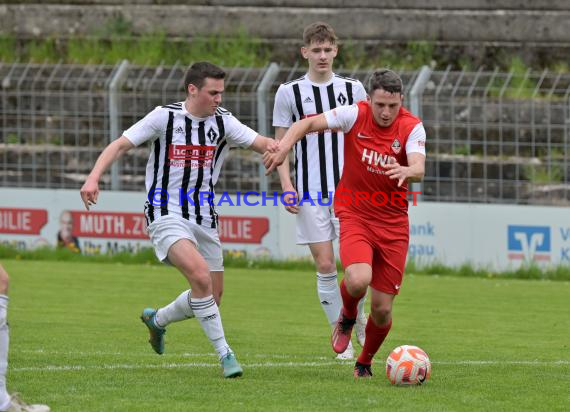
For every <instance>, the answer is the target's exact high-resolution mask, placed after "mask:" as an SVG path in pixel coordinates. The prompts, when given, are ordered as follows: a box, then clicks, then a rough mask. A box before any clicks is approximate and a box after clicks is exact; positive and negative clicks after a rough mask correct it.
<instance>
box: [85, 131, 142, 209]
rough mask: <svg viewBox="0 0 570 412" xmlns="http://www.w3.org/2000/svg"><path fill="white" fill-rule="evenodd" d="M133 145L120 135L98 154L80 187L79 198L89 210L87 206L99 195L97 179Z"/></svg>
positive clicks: (94, 201) (95, 200)
mask: <svg viewBox="0 0 570 412" xmlns="http://www.w3.org/2000/svg"><path fill="white" fill-rule="evenodd" d="M133 147H135V146H134V145H133V144H132V143H131V141H130V140H129V139H127V138H126V137H125V136H121V137H120V138H118V139H117V140H115V141H114V142H111V143H110V144H109V145H108V146H107V147H106V148H105V150H103V152H102V153H101V154H100V155H99V158H98V159H97V162H95V166H93V169H92V170H91V173H89V176H87V179H86V180H85V183H84V184H83V187H82V188H81V192H80V193H81V200H83V203H84V204H85V208H86V209H87V210H89V206H91V205H94V204H96V203H97V197H98V196H99V179H100V178H101V176H102V175H103V173H105V171H106V170H107V169H108V168H109V167H110V166H111V165H112V164H113V162H115V160H117V159H119V158H120V157H121V156H122V155H123V154H125V153H126V152H128V151H129V150H131V149H132V148H133Z"/></svg>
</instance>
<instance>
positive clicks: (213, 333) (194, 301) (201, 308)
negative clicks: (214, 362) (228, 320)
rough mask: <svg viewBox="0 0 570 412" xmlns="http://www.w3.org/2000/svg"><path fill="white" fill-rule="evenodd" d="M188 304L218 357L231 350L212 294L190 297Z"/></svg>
mask: <svg viewBox="0 0 570 412" xmlns="http://www.w3.org/2000/svg"><path fill="white" fill-rule="evenodd" d="M190 306H191V307H192V310H193V311H194V315H195V316H196V318H197V319H198V320H199V321H200V325H202V329H204V333H205V334H206V336H207V337H208V339H210V342H212V346H214V349H215V350H216V352H218V355H219V357H220V359H221V358H223V357H224V356H225V355H226V354H227V353H228V352H232V350H231V349H230V347H229V345H228V343H227V342H226V337H225V336H224V328H223V327H222V317H221V316H220V310H219V309H218V305H216V301H215V300H214V296H213V295H210V296H206V297H205V298H191V299H190Z"/></svg>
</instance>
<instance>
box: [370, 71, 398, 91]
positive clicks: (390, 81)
mask: <svg viewBox="0 0 570 412" xmlns="http://www.w3.org/2000/svg"><path fill="white" fill-rule="evenodd" d="M378 89H381V90H385V91H387V92H388V93H400V94H402V93H403V92H404V84H403V83H402V78H401V77H400V76H398V74H397V73H396V72H394V71H392V70H389V69H380V70H376V71H375V72H374V73H372V76H370V80H369V81H368V94H369V95H371V94H372V93H373V92H374V90H378Z"/></svg>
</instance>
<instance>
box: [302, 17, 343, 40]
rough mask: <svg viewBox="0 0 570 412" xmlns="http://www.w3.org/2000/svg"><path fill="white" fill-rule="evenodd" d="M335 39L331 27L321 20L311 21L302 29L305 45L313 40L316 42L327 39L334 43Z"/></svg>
mask: <svg viewBox="0 0 570 412" xmlns="http://www.w3.org/2000/svg"><path fill="white" fill-rule="evenodd" d="M337 40H338V37H336V34H335V33H334V30H333V28H332V27H331V26H330V25H329V24H327V23H324V22H322V21H317V22H315V23H311V24H309V25H308V26H307V27H305V30H303V43H305V46H308V45H310V44H311V42H313V41H314V42H317V43H322V42H325V41H329V42H330V43H331V44H336V42H337Z"/></svg>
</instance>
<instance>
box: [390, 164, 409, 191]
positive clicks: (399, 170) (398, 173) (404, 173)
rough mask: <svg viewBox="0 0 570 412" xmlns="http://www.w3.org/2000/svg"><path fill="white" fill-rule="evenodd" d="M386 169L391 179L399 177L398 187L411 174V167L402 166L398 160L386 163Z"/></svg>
mask: <svg viewBox="0 0 570 412" xmlns="http://www.w3.org/2000/svg"><path fill="white" fill-rule="evenodd" d="M384 169H386V172H385V174H386V176H388V177H389V178H390V179H398V187H400V186H402V184H403V183H404V182H405V181H406V179H407V178H408V177H409V174H410V173H409V172H410V168H409V167H406V166H402V165H400V164H399V163H397V162H396V163H389V164H387V165H385V166H384Z"/></svg>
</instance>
